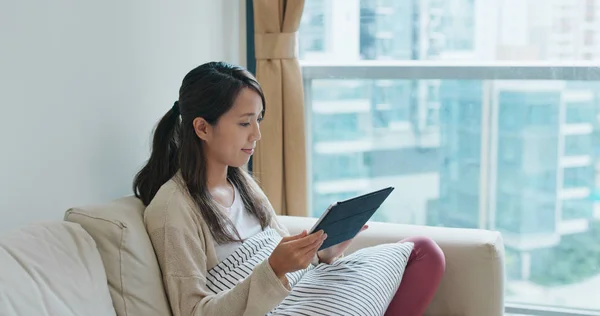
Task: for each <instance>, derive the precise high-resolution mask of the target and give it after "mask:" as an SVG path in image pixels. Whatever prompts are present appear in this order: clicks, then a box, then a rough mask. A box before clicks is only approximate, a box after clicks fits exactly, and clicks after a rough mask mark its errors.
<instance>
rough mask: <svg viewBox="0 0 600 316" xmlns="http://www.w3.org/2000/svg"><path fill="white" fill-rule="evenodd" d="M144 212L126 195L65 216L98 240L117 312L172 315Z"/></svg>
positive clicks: (124, 315)
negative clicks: (144, 219) (146, 226)
mask: <svg viewBox="0 0 600 316" xmlns="http://www.w3.org/2000/svg"><path fill="white" fill-rule="evenodd" d="M143 212H144V206H143V204H142V203H141V202H140V201H139V200H138V199H136V198H135V197H125V198H121V199H118V200H115V201H111V202H109V203H106V204H101V205H94V206H87V207H77V208H72V209H69V210H68V211H67V212H66V214H65V220H67V221H71V222H76V223H79V224H80V225H81V226H82V227H83V228H84V229H85V230H86V231H87V232H88V233H89V234H90V235H91V236H92V237H93V238H94V240H95V241H96V243H97V244H98V250H99V251H100V255H101V256H102V260H103V261H104V267H105V270H106V275H107V277H108V284H109V288H110V295H111V296H112V300H113V303H114V307H115V310H116V311H117V315H119V316H139V315H171V311H170V308H169V305H168V302H167V297H166V294H165V292H164V288H163V282H162V276H161V273H160V268H159V266H158V261H157V259H156V255H155V254H154V249H153V248H152V244H151V243H150V238H149V237H148V234H147V233H146V228H145V226H144V222H143Z"/></svg>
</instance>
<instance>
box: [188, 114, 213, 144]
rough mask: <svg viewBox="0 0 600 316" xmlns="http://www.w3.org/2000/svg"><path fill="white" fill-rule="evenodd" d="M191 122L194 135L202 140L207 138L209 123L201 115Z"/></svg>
mask: <svg viewBox="0 0 600 316" xmlns="http://www.w3.org/2000/svg"><path fill="white" fill-rule="evenodd" d="M192 124H193V125H194V132H195V133H196V136H198V137H199V138H200V139H202V140H204V141H206V140H208V137H209V132H210V124H208V122H207V121H206V120H205V119H203V118H201V117H197V118H195V119H194V121H193V122H192Z"/></svg>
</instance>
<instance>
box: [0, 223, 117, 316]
mask: <svg viewBox="0 0 600 316" xmlns="http://www.w3.org/2000/svg"><path fill="white" fill-rule="evenodd" d="M0 267H1V268H0V315H3V316H17V315H61V316H79V315H87V316H96V315H97V316H107V315H115V310H114V308H113V305H112V302H111V298H110V295H109V293H108V287H107V283H106V275H105V273H104V266H103V265H102V260H101V259H100V254H99V253H98V251H97V250H96V244H95V243H94V240H93V239H92V238H91V237H90V236H89V235H88V234H87V233H86V232H85V231H84V230H83V229H82V228H81V227H80V226H79V225H77V224H73V223H65V222H53V223H43V224H38V225H34V226H26V227H21V228H19V229H17V230H14V231H11V232H10V233H8V234H7V235H4V236H2V237H0Z"/></svg>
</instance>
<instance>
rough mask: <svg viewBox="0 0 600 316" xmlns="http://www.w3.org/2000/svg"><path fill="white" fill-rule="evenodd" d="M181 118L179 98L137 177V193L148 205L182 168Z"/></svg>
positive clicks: (134, 188) (157, 131)
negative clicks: (180, 167)
mask: <svg viewBox="0 0 600 316" xmlns="http://www.w3.org/2000/svg"><path fill="white" fill-rule="evenodd" d="M180 136H181V119H180V109H179V102H178V101H176V102H175V104H173V107H172V108H171V109H170V110H169V111H168V112H167V113H166V114H165V115H164V116H163V117H162V119H161V120H160V122H159V123H158V125H157V126H156V130H155V131H154V137H153V140H152V153H151V154H150V159H148V162H147V163H146V165H145V166H144V167H143V168H142V169H141V170H140V171H139V172H138V173H137V175H136V176H135V180H134V181H133V192H134V193H135V196H136V197H137V198H139V199H140V200H142V203H144V205H146V206H148V204H150V201H152V199H153V198H154V196H155V195H156V192H158V189H160V187H161V186H162V185H163V184H165V183H166V182H167V181H169V179H171V178H172V177H173V176H174V175H175V173H176V172H177V170H178V169H179V146H180V140H181V138H180Z"/></svg>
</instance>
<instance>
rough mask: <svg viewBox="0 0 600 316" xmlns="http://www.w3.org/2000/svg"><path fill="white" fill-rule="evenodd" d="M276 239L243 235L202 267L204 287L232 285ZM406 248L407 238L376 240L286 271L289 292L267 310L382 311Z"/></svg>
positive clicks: (276, 313) (401, 267) (287, 312)
mask: <svg viewBox="0 0 600 316" xmlns="http://www.w3.org/2000/svg"><path fill="white" fill-rule="evenodd" d="M280 240H281V236H279V234H278V233H277V232H276V231H275V230H273V229H267V230H265V231H263V232H261V233H259V234H257V235H255V236H253V237H252V238H250V239H248V240H247V241H245V242H244V243H243V244H242V245H241V246H240V247H239V248H238V249H237V250H236V251H235V252H234V253H233V254H231V255H230V256H229V257H227V258H226V259H225V260H223V261H222V262H221V263H219V264H218V265H217V266H216V267H214V268H213V269H211V270H210V271H209V272H208V277H207V287H208V288H209V289H210V290H211V291H213V292H214V293H215V294H216V293H219V292H221V291H224V290H227V289H231V288H233V287H234V286H235V284H237V282H238V280H240V279H244V278H246V277H248V276H249V275H250V273H252V269H253V268H254V267H255V266H256V265H257V264H259V263H260V262H262V261H264V260H266V259H267V258H268V257H269V256H270V255H271V253H272V252H273V250H274V249H275V247H277V245H278V244H279V241H280ZM412 249H413V244H412V243H398V244H382V245H378V246H374V247H370V248H365V249H361V250H359V251H357V252H355V253H353V254H351V255H348V256H346V257H343V258H341V259H338V260H336V261H335V262H334V263H333V264H331V265H328V264H319V265H317V266H312V265H311V266H309V267H308V268H307V269H304V270H300V271H296V272H293V273H288V274H287V278H288V280H289V283H290V286H291V287H292V291H291V292H290V294H289V295H288V296H287V297H286V298H285V299H284V300H283V302H281V304H279V306H277V307H276V308H275V309H274V310H273V311H271V312H270V313H269V314H268V315H272V316H279V315H344V316H346V315H361V316H363V315H383V314H384V313H385V310H386V308H387V306H388V305H389V303H390V301H391V299H392V298H393V296H394V294H395V293H396V290H397V289H398V286H399V285H400V281H401V280H402V275H403V273H404V268H405V267H406V263H407V261H408V257H409V256H410V253H411V251H412Z"/></svg>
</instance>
